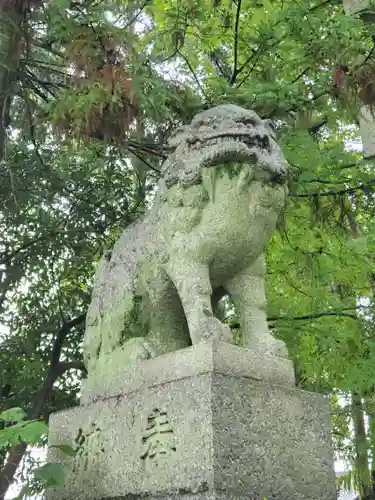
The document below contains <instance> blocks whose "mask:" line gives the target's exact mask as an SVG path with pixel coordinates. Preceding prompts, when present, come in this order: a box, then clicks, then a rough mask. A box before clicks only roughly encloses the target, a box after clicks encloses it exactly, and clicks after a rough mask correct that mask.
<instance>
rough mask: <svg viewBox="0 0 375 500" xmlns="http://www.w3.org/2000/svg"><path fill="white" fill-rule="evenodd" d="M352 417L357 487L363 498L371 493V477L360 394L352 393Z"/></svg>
mask: <svg viewBox="0 0 375 500" xmlns="http://www.w3.org/2000/svg"><path fill="white" fill-rule="evenodd" d="M352 419H353V427H354V443H355V451H356V459H355V464H354V466H355V471H356V475H357V481H356V483H357V487H358V489H359V493H360V495H361V498H362V499H364V498H366V497H367V496H368V495H370V493H371V477H370V467H369V457H368V448H369V446H368V440H367V436H366V428H365V415H364V409H363V403H362V398H361V396H360V395H359V394H356V393H353V394H352Z"/></svg>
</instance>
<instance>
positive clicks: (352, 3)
mask: <svg viewBox="0 0 375 500" xmlns="http://www.w3.org/2000/svg"><path fill="white" fill-rule="evenodd" d="M342 3H343V6H344V10H345V14H349V15H350V14H357V13H359V12H361V11H363V10H365V9H368V8H369V7H370V0H343V2H342Z"/></svg>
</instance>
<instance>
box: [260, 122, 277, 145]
mask: <svg viewBox="0 0 375 500" xmlns="http://www.w3.org/2000/svg"><path fill="white" fill-rule="evenodd" d="M263 123H264V126H265V127H266V129H267V130H268V131H269V133H270V134H271V137H272V138H273V139H275V140H276V130H277V129H276V123H275V122H274V121H273V120H271V119H270V118H268V119H267V120H264V121H263Z"/></svg>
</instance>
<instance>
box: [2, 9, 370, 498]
mask: <svg viewBox="0 0 375 500" xmlns="http://www.w3.org/2000/svg"><path fill="white" fill-rule="evenodd" d="M0 19H1V21H0V25H1V27H0V110H1V122H0V178H1V183H0V196H1V201H2V203H1V207H0V230H1V235H2V237H1V239H0V314H1V319H0V321H1V324H2V332H3V333H2V334H1V344H0V360H1V370H0V398H1V399H0V401H1V403H0V408H1V410H2V411H5V410H7V409H10V408H14V407H21V408H23V409H24V410H25V412H26V416H25V418H26V419H31V420H38V419H40V418H43V419H44V420H45V421H46V422H48V417H49V414H50V413H51V412H53V411H56V410H59V409H63V408H67V407H69V406H72V405H74V404H77V402H78V400H77V396H78V393H79V380H80V378H81V377H83V376H84V375H85V371H84V367H83V364H82V352H81V343H82V335H83V327H84V319H85V311H86V308H87V305H88V301H89V298H90V291H91V286H92V277H93V272H94V270H95V264H96V262H97V261H98V259H99V257H100V255H101V254H102V253H103V251H105V250H106V249H109V248H111V246H112V245H113V243H114V241H115V240H116V238H117V237H118V236H119V234H120V232H121V231H122V229H123V228H124V227H126V226H127V225H128V224H129V223H131V222H132V221H133V220H134V219H135V218H137V217H138V216H140V215H141V214H142V213H143V212H144V210H145V209H146V208H147V206H148V203H149V200H150V198H151V197H152V192H153V191H152V190H153V187H154V185H155V182H156V180H157V178H158V175H159V168H160V165H161V162H162V160H163V158H164V157H165V155H166V153H167V152H166V141H167V138H168V136H169V134H170V132H171V131H172V130H173V129H174V128H175V127H176V126H178V125H179V124H181V123H187V122H189V120H190V119H191V118H192V116H193V115H194V114H195V113H196V112H197V111H199V110H201V109H205V108H207V107H209V106H213V105H215V104H219V103H224V102H232V103H236V104H239V105H242V106H245V107H247V108H249V109H254V110H256V111H257V112H258V113H259V115H260V116H262V117H263V118H273V119H274V120H276V124H277V128H278V135H279V141H280V144H281V145H282V148H283V151H284V154H285V156H286V157H287V159H288V160H289V162H290V164H291V166H292V175H291V179H290V196H289V200H288V206H287V210H286V213H285V217H284V221H283V224H281V225H280V228H279V231H278V232H277V233H276V234H275V235H274V236H273V238H272V241H271V244H270V246H269V250H268V255H267V258H268V277H267V295H268V316H269V323H270V327H272V329H273V331H274V332H275V334H276V335H278V336H280V337H281V338H283V339H284V340H285V341H286V342H287V345H288V347H289V350H290V354H291V357H292V358H293V360H294V362H295V365H296V375H297V382H298V385H299V386H300V387H301V388H303V389H307V390H313V391H319V392H321V393H323V394H326V395H327V397H330V400H331V403H332V410H333V438H334V443H335V449H336V451H337V452H340V453H341V456H344V458H346V459H347V460H348V462H349V464H350V465H351V470H352V474H350V475H348V476H347V477H346V480H347V481H353V482H354V483H355V484H356V486H357V488H358V489H359V491H360V493H361V496H362V498H369V495H371V494H372V490H373V486H372V482H373V481H372V474H373V471H372V465H371V457H372V456H373V454H374V452H375V420H374V412H375V395H374V387H375V363H374V361H375V342H374V329H373V319H372V318H373V294H374V278H375V262H374V257H373V256H374V250H375V227H374V222H373V220H374V210H375V205H374V187H375V182H374V163H373V160H372V159H371V158H367V159H364V158H363V157H362V155H361V153H360V147H358V144H359V146H360V131H359V128H358V119H357V115H358V109H359V107H360V106H361V105H366V106H369V108H370V109H372V104H373V95H372V85H373V81H374V78H373V68H374V41H373V37H374V35H375V33H374V29H375V28H374V25H371V24H366V23H364V22H363V20H362V19H361V18H359V17H355V16H347V15H346V14H345V12H344V10H343V6H342V4H341V2H338V1H335V0H326V1H321V2H319V1H318V0H314V1H313V0H307V1H302V0H297V1H296V0H283V1H282V0H273V1H272V2H271V1H270V0H261V1H257V0H199V1H198V0H167V1H163V2H161V1H160V0H153V1H151V0H149V1H147V0H146V1H143V2H141V1H127V0H78V1H76V0H51V1H50V2H44V1H43V0H0ZM344 66H345V67H347V68H348V72H345V71H344V72H343V71H342V70H341V69H340V68H342V67H344ZM374 96H375V93H374ZM355 146H357V147H355ZM228 307H229V306H228ZM228 307H227V309H228V310H227V312H228V311H229V313H230V314H229V317H228V318H227V320H228V321H230V323H231V324H232V326H233V328H236V327H237V326H238V325H237V324H236V318H235V314H232V313H233V311H232V310H231V308H230V307H229V308H228ZM227 316H228V315H227ZM366 422H367V428H365V427H366V426H365V423H366ZM0 424H1V426H2V427H3V428H5V429H6V428H7V427H8V426H9V425H10V424H9V422H8V423H7V421H6V420H4V419H3V420H2V421H0ZM27 453H28V452H27V447H26V445H25V443H18V444H17V443H16V444H14V443H11V442H7V443H5V445H4V446H3V448H2V450H0V469H1V472H0V498H4V495H5V493H6V492H7V491H8V488H9V484H10V483H11V482H12V480H13V478H14V477H15V473H16V470H17V468H18V465H19V463H20V461H21V459H22V457H24V456H27ZM25 463H27V461H26V462H25ZM31 467H32V464H31ZM26 468H27V467H26ZM29 469H30V467H29V468H28V469H27V470H29ZM26 476H27V471H26V472H25V474H24V475H23V476H22V477H23V480H24V482H25V484H31V483H32V480H30V479H27V477H26ZM374 476H375V473H374ZM30 481H31V483H30ZM39 486H40V485H39ZM39 486H38V487H39ZM42 486H43V485H42ZM35 487H36V486H35Z"/></svg>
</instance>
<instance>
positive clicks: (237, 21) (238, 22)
mask: <svg viewBox="0 0 375 500" xmlns="http://www.w3.org/2000/svg"><path fill="white" fill-rule="evenodd" d="M241 3H242V0H238V3H237V11H236V22H235V25H234V63H233V73H232V76H231V78H230V84H231V85H234V84H235V83H236V78H237V64H238V28H239V24H240V14H241Z"/></svg>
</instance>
